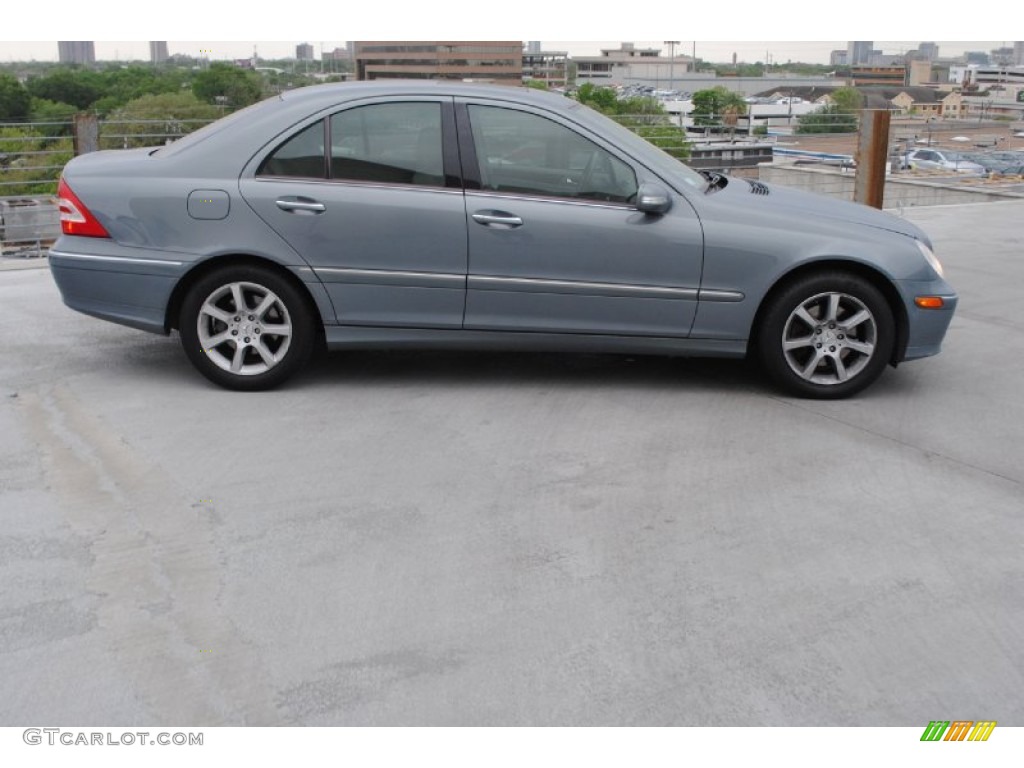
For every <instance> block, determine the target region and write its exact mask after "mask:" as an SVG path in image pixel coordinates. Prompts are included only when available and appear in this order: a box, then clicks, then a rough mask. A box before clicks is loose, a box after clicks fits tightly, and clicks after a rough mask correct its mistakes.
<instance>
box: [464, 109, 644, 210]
mask: <svg viewBox="0 0 1024 768" xmlns="http://www.w3.org/2000/svg"><path fill="white" fill-rule="evenodd" d="M469 117H470V124H471V126H472V131H473V141H474V144H475V145H476V153H477V158H478V161H479V163H480V177H481V178H480V183H481V187H482V188H483V189H485V190H491V191H494V192H511V193H517V194H529V195H540V196H544V197H567V198H575V199H583V200H603V201H607V202H614V203H628V202H632V201H633V199H634V198H635V196H636V190H637V181H636V174H635V173H633V169H632V168H630V167H629V166H628V165H626V163H624V162H622V161H621V160H619V159H618V158H617V157H615V156H614V155H612V154H611V153H609V152H607V151H606V150H604V149H602V148H601V147H599V146H598V145H597V144H595V143H594V142H592V141H590V140H589V139H586V138H584V137H583V136H581V135H580V134H578V133H576V132H575V131H573V130H570V129H569V128H566V127H565V126H563V125H560V124H559V123H556V122H554V121H553V120H548V119H547V118H544V117H540V116H538V115H534V114H530V113H528V112H520V111H518V110H514V109H505V108H502V107H485V106H480V105H470V107H469Z"/></svg>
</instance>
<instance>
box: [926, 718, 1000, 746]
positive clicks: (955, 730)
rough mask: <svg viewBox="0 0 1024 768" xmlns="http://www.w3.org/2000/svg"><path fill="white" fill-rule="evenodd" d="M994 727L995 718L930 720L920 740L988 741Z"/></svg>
mask: <svg viewBox="0 0 1024 768" xmlns="http://www.w3.org/2000/svg"><path fill="white" fill-rule="evenodd" d="M995 727H996V721H995V720H978V721H977V722H975V721H974V720H954V721H953V722H952V723H950V722H949V720H932V721H931V722H930V723H928V727H927V728H925V729H924V733H923V734H921V741H964V740H966V741H988V737H989V736H991V735H992V731H994V730H995ZM943 734H945V735H943Z"/></svg>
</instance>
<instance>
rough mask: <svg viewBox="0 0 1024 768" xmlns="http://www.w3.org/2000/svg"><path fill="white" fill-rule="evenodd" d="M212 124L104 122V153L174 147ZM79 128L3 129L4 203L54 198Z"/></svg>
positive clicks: (0, 185)
mask: <svg viewBox="0 0 1024 768" xmlns="http://www.w3.org/2000/svg"><path fill="white" fill-rule="evenodd" d="M210 122H213V121H212V120H198V119H195V120H194V119H132V120H101V121H99V145H98V146H99V149H129V148H132V147H146V146H157V145H160V144H168V143H170V142H172V141H174V140H175V139H179V138H181V137H182V136H184V135H186V134H188V133H191V132H192V131H194V130H195V129H197V128H200V127H202V126H204V125H206V124H207V123H210ZM74 127H75V124H74V122H73V121H71V120H67V121H55V122H31V123H0V197H11V196H16V197H20V196H26V195H28V196H31V195H53V194H56V192H57V181H58V180H59V179H60V173H61V170H63V168H64V166H65V165H66V164H67V162H68V161H69V160H71V158H72V157H74V154H75V141H74Z"/></svg>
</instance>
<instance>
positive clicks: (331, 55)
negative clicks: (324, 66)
mask: <svg viewBox="0 0 1024 768" xmlns="http://www.w3.org/2000/svg"><path fill="white" fill-rule="evenodd" d="M323 56H324V58H325V59H327V60H328V61H348V60H349V59H351V58H352V51H350V50H349V49H348V48H335V49H334V50H333V51H328V52H327V53H325V54H324V55H323Z"/></svg>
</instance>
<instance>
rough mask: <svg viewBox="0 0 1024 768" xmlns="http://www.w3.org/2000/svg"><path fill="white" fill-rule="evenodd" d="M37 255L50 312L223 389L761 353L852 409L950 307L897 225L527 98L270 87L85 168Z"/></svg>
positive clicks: (73, 171)
mask: <svg viewBox="0 0 1024 768" xmlns="http://www.w3.org/2000/svg"><path fill="white" fill-rule="evenodd" d="M59 196H60V204H61V218H62V222H63V232H64V234H63V236H62V237H61V238H60V239H59V241H58V242H57V243H56V244H55V246H54V248H53V250H52V251H51V257H50V264H51V269H52V272H53V276H54V278H55V280H56V282H57V284H58V286H59V287H60V290H61V293H62V294H63V298H64V301H65V302H66V304H67V305H68V306H70V307H72V308H73V309H76V310H79V311H81V312H85V313H87V314H90V315H94V316H96V317H100V318H104V319H107V320H111V321H114V322H118V323H123V324H125V325H129V326H132V327H134V328H139V329H142V330H146V331H152V332H155V333H163V334H167V333H170V332H171V331H172V330H174V329H177V330H178V331H179V333H180V336H181V341H182V344H183V345H184V350H185V352H186V354H187V355H188V357H189V359H190V360H191V361H192V363H193V364H194V365H195V367H196V368H197V369H198V370H199V372H200V373H202V374H203V375H204V376H206V377H207V378H209V379H211V380H212V381H214V382H216V383H218V384H221V385H223V386H226V387H230V388H233V389H243V390H253V389H265V388H268V387H272V386H275V385H277V384H280V383H281V382H283V381H284V380H285V379H287V378H288V377H290V376H291V375H293V374H294V373H296V372H297V371H298V370H299V369H300V368H302V366H303V364H304V363H305V362H306V361H307V359H308V358H309V356H310V354H311V352H312V350H313V349H314V347H315V346H316V345H317V343H318V342H319V341H320V340H322V341H324V342H326V345H327V346H328V347H330V348H346V347H349V348H351V347H369V346H373V347H408V346H414V345H415V346H429V347H448V348H453V347H454V348H489V349H495V348H503V349H558V350H566V351H590V352H593V351H601V352H629V353H656V354H668V355H711V356H725V357H742V356H744V355H748V354H753V355H756V356H757V357H758V358H759V359H760V361H761V362H762V364H763V366H764V368H765V370H766V371H767V372H768V373H769V374H770V376H771V377H772V378H773V379H774V380H775V382H777V383H778V384H779V385H780V386H782V387H784V388H785V389H786V390H788V391H789V392H792V393H795V394H798V395H803V396H810V397H842V396H846V395H850V394H853V393H854V392H857V391H859V390H861V389H862V388H864V387H865V386H867V385H868V384H870V383H871V382H872V381H874V380H875V379H876V378H877V377H878V376H879V375H880V374H881V373H882V371H883V369H884V368H885V367H886V366H887V365H890V364H891V365H896V364H897V363H899V362H901V361H905V360H913V359H915V358H921V357H925V356H928V355H934V354H936V353H937V352H938V351H939V348H940V344H941V342H942V339H943V336H944V334H945V332H946V329H947V326H948V325H949V322H950V318H951V317H952V314H953V311H954V308H955V306H956V302H957V299H956V294H955V293H954V291H953V289H952V288H950V286H949V285H948V284H947V283H946V282H945V281H944V280H943V277H942V267H941V266H940V264H939V262H938V260H937V259H936V258H935V256H934V254H933V253H932V249H931V243H930V242H929V240H928V237H927V236H926V235H925V234H924V233H923V232H922V231H921V230H920V229H918V228H917V227H916V226H914V225H913V224H910V223H909V222H907V221H904V220H902V219H899V218H896V217H894V216H890V215H888V214H885V213H882V212H880V211H877V210H874V209H871V208H867V207H864V206H860V205H854V204H852V203H844V202H839V201H836V200H831V199H826V198H822V197H816V196H813V195H810V194H804V193H800V192H796V191H794V190H790V189H786V188H784V187H776V186H769V185H766V184H762V183H760V182H757V181H748V180H745V179H740V178H728V177H725V176H721V175H717V174H703V175H702V174H699V173H696V172H694V171H692V170H690V169H689V168H687V167H686V166H685V165H683V164H682V163H680V162H679V161H678V160H676V159H674V158H672V157H670V156H669V155H667V154H666V153H664V152H662V151H661V150H659V149H657V148H656V147H654V146H652V145H651V144H650V143H648V142H647V141H645V140H643V139H642V138H639V137H637V136H636V135H635V134H633V133H632V132H631V131H629V130H628V129H626V128H624V127H622V126H620V125H618V124H616V123H615V122H613V121H612V120H610V119H608V118H606V117H604V116H602V115H600V114H598V113H597V112H594V111H593V110H591V109H589V108H587V107H585V106H584V105H582V104H580V103H578V102H575V101H571V100H569V99H566V98H563V97H561V96H557V95H554V94H550V93H542V92H537V91H533V90H529V89H519V88H505V87H487V86H479V85H468V84H462V83H453V82H428V83H403V82H394V81H391V82H387V83H352V84H340V85H328V86H317V87H312V88H305V89H299V90H295V91H290V92H287V93H284V94H282V95H281V96H280V97H276V98H273V99H271V100H268V101H264V102H261V103H260V104H257V105H255V106H252V107H250V108H248V109H245V110H242V111H240V112H237V113H235V114H233V115H231V116H228V117H226V118H224V119H223V120H220V121H218V122H216V123H214V124H212V125H210V126H207V127H206V128H203V129H201V130H199V131H197V132H195V133H193V134H191V135H189V136H187V137H185V138H183V139H181V140H180V141H178V142H176V143H174V144H171V145H168V146H166V147H160V148H156V149H138V150H125V151H106V152H96V153H93V154H87V155H83V156H81V157H77V158H75V159H74V160H72V161H71V162H70V163H69V164H68V165H67V166H66V168H65V170H64V174H63V178H62V180H61V183H60V192H59Z"/></svg>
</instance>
